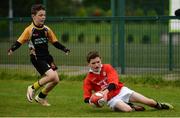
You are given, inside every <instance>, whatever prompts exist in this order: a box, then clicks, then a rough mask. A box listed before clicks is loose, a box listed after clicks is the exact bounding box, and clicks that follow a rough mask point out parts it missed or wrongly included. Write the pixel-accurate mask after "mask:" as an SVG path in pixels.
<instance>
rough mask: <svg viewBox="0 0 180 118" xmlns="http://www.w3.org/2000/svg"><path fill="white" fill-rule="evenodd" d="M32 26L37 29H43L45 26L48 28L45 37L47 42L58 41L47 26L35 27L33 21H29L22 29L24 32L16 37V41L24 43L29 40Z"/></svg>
mask: <svg viewBox="0 0 180 118" xmlns="http://www.w3.org/2000/svg"><path fill="white" fill-rule="evenodd" d="M33 28H35V29H37V30H43V29H44V28H47V29H48V30H47V38H48V40H49V42H51V43H54V42H56V41H58V40H57V37H56V35H55V34H54V33H53V31H52V30H51V29H50V28H49V27H47V26H45V25H44V27H42V28H38V27H36V26H35V25H34V24H33V23H31V25H29V26H28V27H27V28H26V29H25V30H24V32H23V33H22V34H21V36H20V37H19V38H18V40H17V41H18V42H19V43H21V44H24V43H26V42H27V41H29V40H30V38H31V36H32V29H33Z"/></svg>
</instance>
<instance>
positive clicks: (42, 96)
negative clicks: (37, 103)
mask: <svg viewBox="0 0 180 118" xmlns="http://www.w3.org/2000/svg"><path fill="white" fill-rule="evenodd" d="M38 96H39V97H40V98H45V97H46V96H47V95H46V94H43V93H42V92H40V93H39V95H38Z"/></svg>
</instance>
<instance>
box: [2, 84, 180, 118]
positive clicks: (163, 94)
mask: <svg viewBox="0 0 180 118" xmlns="http://www.w3.org/2000/svg"><path fill="white" fill-rule="evenodd" d="M0 83H1V86H0V90H1V92H0V96H1V100H0V106H1V107H0V116H1V117H5V116H6V117H7V116H8V117H12V116H16V117H22V116H23V117H31V116H35V117H39V116H44V117H80V116H83V117H89V116H90V117H95V116H97V117H119V116H121V117H140V116H146V117H165V116H166V117H173V116H180V102H179V98H180V95H179V94H178V93H179V92H180V89H179V87H171V86H167V87H160V88H154V87H152V86H149V85H146V86H143V85H135V84H127V86H129V87H130V88H132V89H134V90H136V91H138V92H140V93H143V94H144V95H146V96H148V97H152V98H154V99H156V100H159V101H161V102H169V103H171V104H173V105H174V107H175V109H174V110H155V109H153V108H150V107H146V111H144V112H132V113H122V112H112V111H111V110H110V109H109V108H108V107H106V106H105V107H104V108H92V107H90V106H88V105H87V104H85V103H84V102H83V98H82V94H83V93H82V81H61V82H60V83H59V85H57V86H56V88H55V89H54V90H53V91H52V92H51V93H50V94H49V102H50V103H51V104H52V106H51V107H43V106H40V105H39V104H37V103H29V102H28V101H27V100H26V97H25V95H26V88H27V86H28V85H29V84H31V83H33V81H26V80H0ZM172 91H173V92H172Z"/></svg>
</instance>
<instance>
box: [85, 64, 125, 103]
mask: <svg viewBox="0 0 180 118" xmlns="http://www.w3.org/2000/svg"><path fill="white" fill-rule="evenodd" d="M110 83H114V84H115V85H116V89H115V90H112V91H110V92H109V93H108V96H107V98H108V100H110V99H111V98H112V97H114V96H116V95H117V94H118V93H119V91H120V90H121V88H122V87H123V83H121V82H120V81H119V76H118V73H117V72H116V70H115V69H114V68H113V67H112V66H111V65H110V64H103V65H102V68H101V71H100V74H95V73H93V72H89V73H88V74H87V76H86V78H85V79H84V82H83V90H84V96H83V97H84V99H86V98H90V97H91V95H92V93H93V91H94V92H97V91H100V90H103V89H105V88H107V86H108V85H109V84H110Z"/></svg>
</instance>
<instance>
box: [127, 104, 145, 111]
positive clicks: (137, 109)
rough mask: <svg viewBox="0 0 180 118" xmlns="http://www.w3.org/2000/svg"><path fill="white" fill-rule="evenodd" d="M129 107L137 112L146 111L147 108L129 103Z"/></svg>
mask: <svg viewBox="0 0 180 118" xmlns="http://www.w3.org/2000/svg"><path fill="white" fill-rule="evenodd" d="M128 105H129V106H130V107H131V108H132V109H134V110H135V111H144V110H145V108H144V107H143V106H140V105H135V104H133V103H128Z"/></svg>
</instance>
